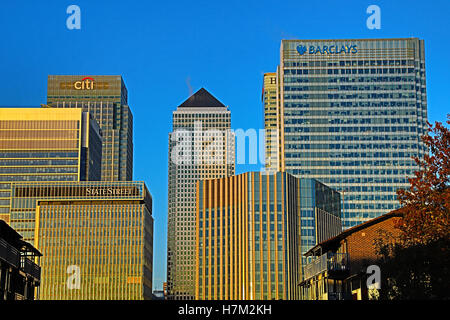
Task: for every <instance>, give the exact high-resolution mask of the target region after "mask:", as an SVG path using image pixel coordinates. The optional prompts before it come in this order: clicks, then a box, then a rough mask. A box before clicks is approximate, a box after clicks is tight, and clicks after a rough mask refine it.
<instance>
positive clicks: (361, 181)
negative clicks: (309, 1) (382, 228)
mask: <svg viewBox="0 0 450 320" xmlns="http://www.w3.org/2000/svg"><path fill="white" fill-rule="evenodd" d="M263 104H264V108H265V127H266V129H269V130H272V131H271V134H268V135H267V142H266V144H267V145H268V147H267V149H269V151H270V150H272V152H271V153H268V154H267V156H266V163H267V164H268V165H270V166H272V167H273V168H274V169H278V170H281V171H286V172H289V173H291V174H294V175H296V176H300V177H303V178H315V179H317V180H319V181H321V182H323V183H324V184H326V185H328V186H329V187H331V188H334V189H335V190H337V191H339V192H341V194H342V201H343V212H342V217H343V226H344V228H348V227H351V226H354V225H357V224H359V223H361V222H364V221H366V220H368V219H371V218H374V217H377V216H379V215H381V214H383V213H386V212H389V211H391V210H392V209H395V208H397V207H398V206H399V202H398V200H397V196H396V191H397V189H399V188H406V187H408V186H409V183H408V180H407V178H408V177H411V176H412V175H413V174H414V171H415V170H416V169H417V166H416V164H415V162H414V161H413V159H412V157H413V156H418V157H422V156H423V155H424V154H425V152H426V148H425V146H424V144H423V142H422V141H421V135H423V134H425V132H426V128H427V125H426V123H427V96H426V78H425V50H424V41H423V40H420V39H417V38H403V39H364V40H361V39H359V40H358V39H344V40H283V41H282V43H281V50H280V65H279V67H278V68H277V71H276V72H274V73H266V74H265V75H264V90H263ZM273 129H276V130H273Z"/></svg>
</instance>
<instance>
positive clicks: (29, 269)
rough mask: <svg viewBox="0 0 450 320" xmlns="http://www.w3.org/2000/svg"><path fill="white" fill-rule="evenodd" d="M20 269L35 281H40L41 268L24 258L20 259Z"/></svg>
mask: <svg viewBox="0 0 450 320" xmlns="http://www.w3.org/2000/svg"><path fill="white" fill-rule="evenodd" d="M21 268H22V270H23V272H25V273H26V274H29V275H31V276H32V277H33V278H35V279H36V280H41V267H40V266H38V265H37V264H36V263H34V262H33V261H31V260H30V259H28V258H26V257H22V263H21Z"/></svg>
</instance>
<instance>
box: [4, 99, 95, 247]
mask: <svg viewBox="0 0 450 320" xmlns="http://www.w3.org/2000/svg"><path fill="white" fill-rule="evenodd" d="M101 156H102V136H101V130H100V129H99V127H98V125H97V122H96V121H95V120H94V119H92V118H91V116H90V115H89V113H87V112H83V110H81V109H53V108H0V219H2V220H5V221H6V222H7V223H9V224H11V226H12V227H13V228H14V229H15V230H16V231H17V232H19V233H20V234H21V235H22V236H23V237H24V240H25V241H33V238H34V218H35V217H34V212H27V211H19V212H12V211H11V210H12V207H13V203H12V197H13V195H12V193H11V186H12V184H13V183H28V182H36V183H37V182H39V181H86V180H100V179H101Z"/></svg>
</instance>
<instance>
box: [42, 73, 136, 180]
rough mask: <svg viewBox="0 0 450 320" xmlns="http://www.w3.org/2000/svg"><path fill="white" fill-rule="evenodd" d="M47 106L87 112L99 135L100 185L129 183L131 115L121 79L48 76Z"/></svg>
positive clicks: (131, 138) (131, 151)
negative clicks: (100, 130) (100, 158)
mask: <svg viewBox="0 0 450 320" xmlns="http://www.w3.org/2000/svg"><path fill="white" fill-rule="evenodd" d="M47 104H48V105H49V106H51V107H55V108H82V109H83V110H84V111H88V112H90V113H91V114H92V115H93V116H94V118H95V120H97V122H98V123H99V126H100V128H101V129H102V132H103V154H102V181H130V180H132V179H133V115H132V113H131V110H130V107H129V106H128V91H127V88H126V87H125V84H124V82H123V79H122V77H121V76H75V75H70V76H54V75H51V76H48V89H47Z"/></svg>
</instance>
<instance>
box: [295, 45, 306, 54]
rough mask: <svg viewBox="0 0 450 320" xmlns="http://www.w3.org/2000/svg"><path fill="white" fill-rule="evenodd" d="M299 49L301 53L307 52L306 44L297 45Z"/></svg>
mask: <svg viewBox="0 0 450 320" xmlns="http://www.w3.org/2000/svg"><path fill="white" fill-rule="evenodd" d="M297 51H298V53H300V55H303V54H304V53H305V52H306V46H302V45H299V46H297Z"/></svg>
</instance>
